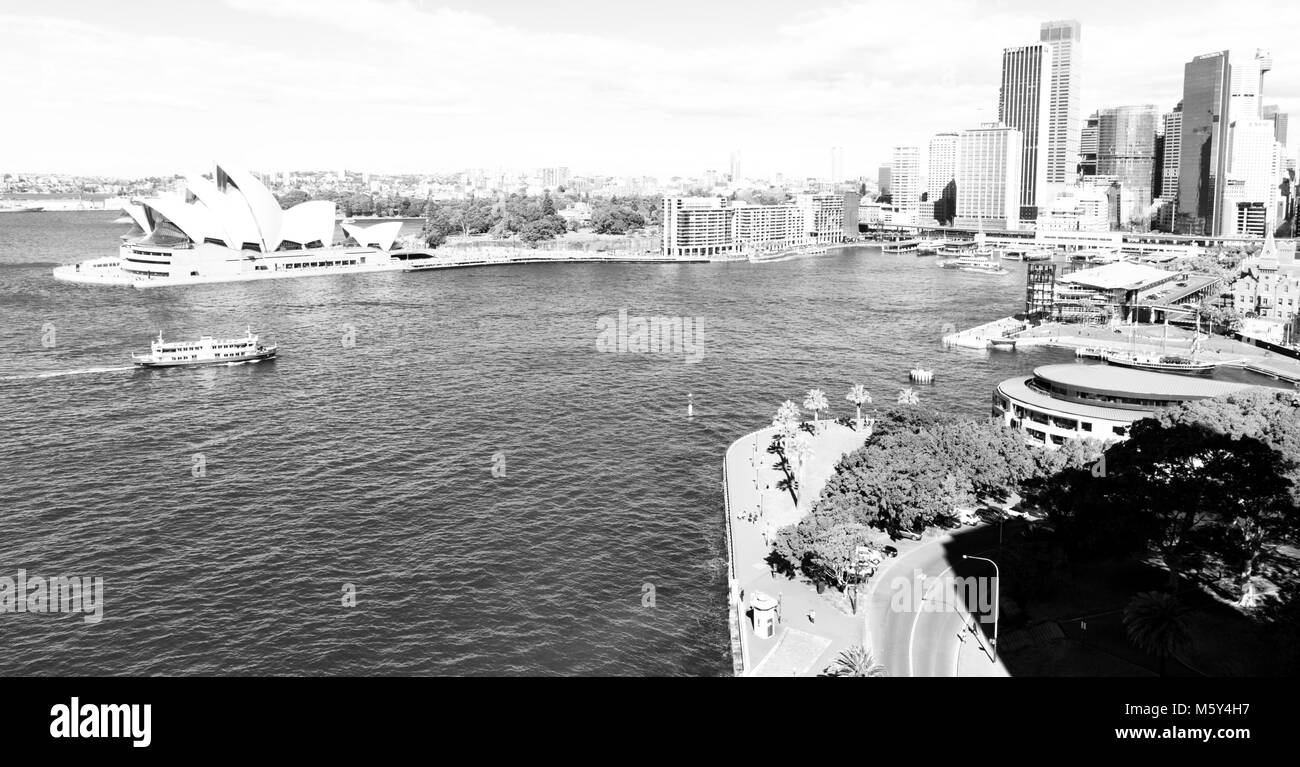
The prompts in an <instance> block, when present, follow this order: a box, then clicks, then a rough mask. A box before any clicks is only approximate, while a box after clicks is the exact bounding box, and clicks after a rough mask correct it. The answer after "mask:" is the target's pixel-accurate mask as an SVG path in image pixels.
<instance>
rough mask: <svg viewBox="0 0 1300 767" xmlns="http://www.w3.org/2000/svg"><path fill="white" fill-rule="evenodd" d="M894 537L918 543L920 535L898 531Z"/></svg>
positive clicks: (907, 531) (908, 531)
mask: <svg viewBox="0 0 1300 767" xmlns="http://www.w3.org/2000/svg"><path fill="white" fill-rule="evenodd" d="M896 536H897V537H899V538H906V539H908V540H909V541H919V540H921V534H920V533H914V532H912V531H911V530H899V531H898V532H897V533H896Z"/></svg>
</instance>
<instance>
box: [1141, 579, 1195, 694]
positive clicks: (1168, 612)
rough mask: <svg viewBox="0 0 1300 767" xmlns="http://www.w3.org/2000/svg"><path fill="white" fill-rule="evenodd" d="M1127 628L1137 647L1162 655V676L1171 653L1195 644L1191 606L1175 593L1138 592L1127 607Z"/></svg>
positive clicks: (1155, 654)
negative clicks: (1190, 625)
mask: <svg viewBox="0 0 1300 767" xmlns="http://www.w3.org/2000/svg"><path fill="white" fill-rule="evenodd" d="M1124 630H1125V632H1126V633H1127V634H1128V638H1129V641H1130V642H1132V643H1133V646H1134V647H1136V648H1138V649H1139V650H1141V651H1143V652H1146V653H1150V654H1152V655H1154V656H1156V658H1158V659H1159V662H1160V676H1164V675H1165V662H1166V661H1167V660H1168V659H1169V657H1170V656H1172V655H1175V654H1176V653H1179V652H1181V651H1183V650H1185V649H1186V648H1187V647H1189V646H1190V645H1191V633H1190V632H1189V631H1188V628H1187V609H1186V608H1185V607H1183V606H1182V605H1181V604H1180V603H1179V602H1178V598H1177V597H1176V596H1174V595H1173V594H1164V593H1162V592H1159V591H1145V592H1142V593H1140V594H1138V595H1136V596H1134V597H1133V599H1132V601H1130V602H1129V603H1128V606H1127V607H1125V608H1124Z"/></svg>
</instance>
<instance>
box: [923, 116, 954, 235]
mask: <svg viewBox="0 0 1300 767" xmlns="http://www.w3.org/2000/svg"><path fill="white" fill-rule="evenodd" d="M957 142H958V136H957V134H956V133H936V134H935V135H934V136H933V137H932V138H931V139H930V173H929V183H928V185H927V187H926V191H927V192H928V195H927V196H928V197H929V207H928V210H923V211H922V213H923V214H928V215H931V216H933V217H934V219H935V220H936V221H938V222H940V223H943V224H947V223H951V222H952V220H953V217H954V216H955V215H956V214H957Z"/></svg>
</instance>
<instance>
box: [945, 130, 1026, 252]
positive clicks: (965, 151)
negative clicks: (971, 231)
mask: <svg viewBox="0 0 1300 767" xmlns="http://www.w3.org/2000/svg"><path fill="white" fill-rule="evenodd" d="M1023 161H1024V135H1023V134H1022V133H1021V132H1020V131H1019V130H1017V129H1016V128H1012V127H1010V126H1008V125H1003V124H1002V123H984V124H983V125H981V126H980V127H978V128H972V129H970V130H964V131H962V132H961V136H960V137H959V139H958V142H957V220H956V224H957V226H964V227H975V226H985V227H989V228H994V229H996V228H1003V229H1018V228H1019V225H1020V200H1021V199H1022V198H1021V193H1020V182H1021V179H1022V178H1023V174H1022V173H1021V167H1020V166H1021V163H1022V162H1023Z"/></svg>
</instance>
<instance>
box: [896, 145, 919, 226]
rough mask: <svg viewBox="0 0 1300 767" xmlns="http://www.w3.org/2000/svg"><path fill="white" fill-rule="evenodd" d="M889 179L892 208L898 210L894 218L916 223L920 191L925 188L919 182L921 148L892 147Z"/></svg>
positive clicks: (902, 221) (903, 221) (901, 221)
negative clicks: (892, 156) (891, 192)
mask: <svg viewBox="0 0 1300 767" xmlns="http://www.w3.org/2000/svg"><path fill="white" fill-rule="evenodd" d="M889 179H890V180H889V185H890V187H891V189H892V190H893V201H894V208H895V209H896V210H897V211H898V214H897V218H896V220H897V221H899V222H900V223H907V224H914V223H916V222H917V220H918V219H919V217H920V213H921V192H922V191H923V190H924V188H925V187H924V186H922V183H921V149H920V148H919V147H914V146H896V147H894V162H893V164H892V166H891V170H890V174H889Z"/></svg>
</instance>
